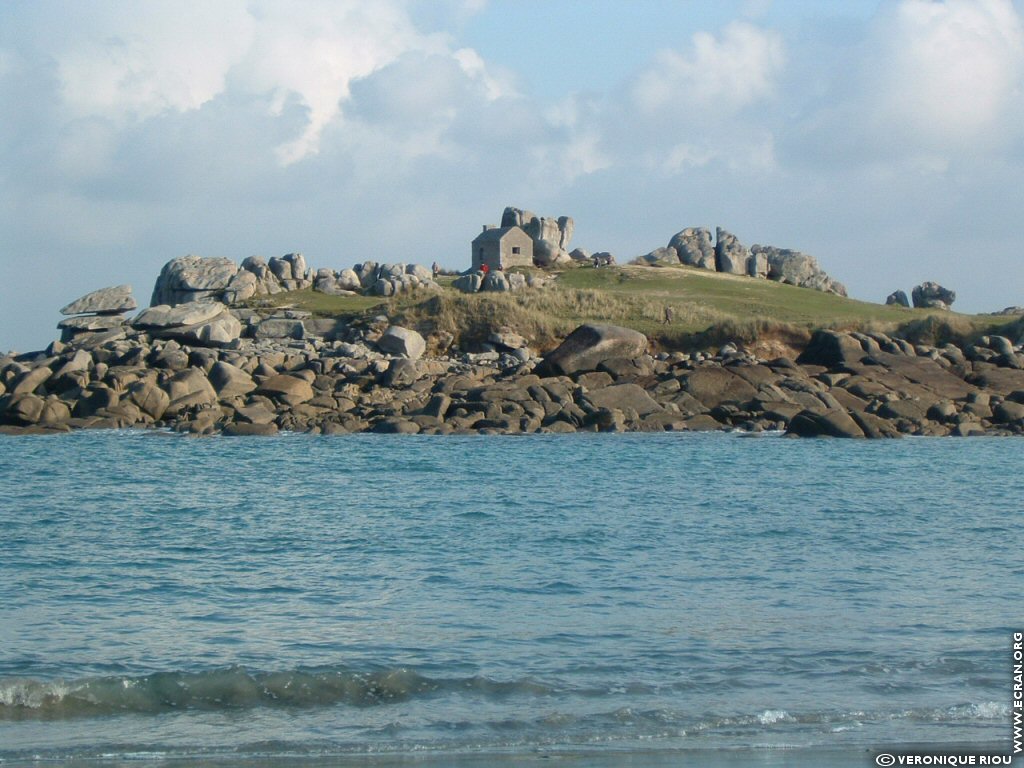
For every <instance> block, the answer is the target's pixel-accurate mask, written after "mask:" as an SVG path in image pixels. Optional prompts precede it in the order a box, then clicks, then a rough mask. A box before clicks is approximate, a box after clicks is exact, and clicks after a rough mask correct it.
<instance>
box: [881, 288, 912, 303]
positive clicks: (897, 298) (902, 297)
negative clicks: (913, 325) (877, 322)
mask: <svg viewBox="0 0 1024 768" xmlns="http://www.w3.org/2000/svg"><path fill="white" fill-rule="evenodd" d="M885 303H886V304H887V305H888V306H890V307H909V306H910V299H908V298H907V294H906V292H905V291H893V292H892V293H890V294H889V295H888V296H886V297H885Z"/></svg>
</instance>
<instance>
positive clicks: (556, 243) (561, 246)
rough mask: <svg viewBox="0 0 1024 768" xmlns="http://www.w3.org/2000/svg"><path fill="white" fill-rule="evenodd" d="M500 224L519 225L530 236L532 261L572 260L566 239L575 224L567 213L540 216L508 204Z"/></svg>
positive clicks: (542, 263) (541, 264)
mask: <svg viewBox="0 0 1024 768" xmlns="http://www.w3.org/2000/svg"><path fill="white" fill-rule="evenodd" d="M501 226H502V227H521V228H522V229H523V231H524V232H526V234H528V235H529V236H530V238H531V239H532V240H533V263H534V264H536V265H537V266H538V267H550V266H552V265H554V264H566V263H568V262H569V261H571V258H570V256H569V241H570V240H572V235H573V230H574V226H575V225H574V224H573V220H572V219H571V218H570V217H569V216H559V217H558V218H551V217H543V216H537V215H536V214H535V213H533V212H532V211H526V210H523V209H522V208H513V207H512V206H509V207H507V208H505V211H504V212H503V213H502V214H501Z"/></svg>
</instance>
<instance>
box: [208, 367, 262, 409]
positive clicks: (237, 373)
mask: <svg viewBox="0 0 1024 768" xmlns="http://www.w3.org/2000/svg"><path fill="white" fill-rule="evenodd" d="M207 377H208V378H209V380H210V384H212V385H213V388H214V389H215V390H216V391H217V397H219V398H220V399H221V400H230V399H231V398H233V397H241V396H242V395H247V394H249V393H250V392H252V391H253V390H254V389H256V382H255V381H253V379H252V376H250V375H249V374H248V373H246V372H245V371H243V370H242V369H241V368H237V367H235V366H233V365H231V364H230V363H225V362H224V361H222V360H221V361H218V362H216V363H214V364H213V367H212V368H211V369H210V372H209V374H207Z"/></svg>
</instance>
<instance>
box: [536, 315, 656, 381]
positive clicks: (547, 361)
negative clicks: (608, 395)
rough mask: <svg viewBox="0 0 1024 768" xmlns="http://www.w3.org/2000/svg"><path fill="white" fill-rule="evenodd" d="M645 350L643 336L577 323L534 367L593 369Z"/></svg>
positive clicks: (549, 371) (555, 371)
mask: <svg viewBox="0 0 1024 768" xmlns="http://www.w3.org/2000/svg"><path fill="white" fill-rule="evenodd" d="M646 351H647V337H646V336H644V335H643V334H642V333H640V332H638V331H634V330H632V329H630V328H622V327H620V326H617V325H591V324H588V325H581V326H580V327H579V328H577V329H576V330H575V331H573V332H572V333H570V334H569V335H568V336H567V337H566V338H565V341H563V342H562V343H561V344H560V345H559V346H558V347H557V348H556V349H555V350H554V351H552V352H550V353H549V354H547V355H546V356H545V357H544V360H543V361H542V362H541V364H540V365H539V366H538V372H539V373H541V374H542V375H556V376H557V375H567V374H573V373H579V372H581V371H593V370H596V369H597V366H598V364H600V363H601V362H603V361H605V360H608V359H610V358H613V357H627V358H629V357H638V356H640V355H642V354H644V352H646Z"/></svg>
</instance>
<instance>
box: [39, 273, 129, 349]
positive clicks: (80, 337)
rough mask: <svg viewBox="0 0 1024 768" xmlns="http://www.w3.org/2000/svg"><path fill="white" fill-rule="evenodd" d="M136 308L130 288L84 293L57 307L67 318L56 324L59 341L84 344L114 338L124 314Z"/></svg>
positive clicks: (120, 326) (124, 320)
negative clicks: (59, 336) (58, 330)
mask: <svg viewBox="0 0 1024 768" xmlns="http://www.w3.org/2000/svg"><path fill="white" fill-rule="evenodd" d="M137 306H138V305H137V304H136V303H135V299H134V298H132V287H131V286H130V285H116V286H114V287H112V288H101V289H100V290H98V291H93V292H92V293H87V294H86V295H85V296H82V297H81V298H79V299H76V300H75V301H73V302H71V303H70V304H68V305H67V306H65V307H62V308H61V310H60V313H61V314H62V315H69V317H66V318H65V319H64V320H61V321H60V322H59V323H58V324H57V328H59V329H60V332H61V341H62V342H65V343H67V342H72V341H75V340H77V341H78V342H79V343H82V344H84V343H86V342H94V341H97V340H98V341H106V340H109V339H113V338H116V337H118V336H119V335H122V334H123V332H124V325H125V322H126V318H125V316H124V315H125V312H129V311H131V310H133V309H135V308H136V307H137Z"/></svg>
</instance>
